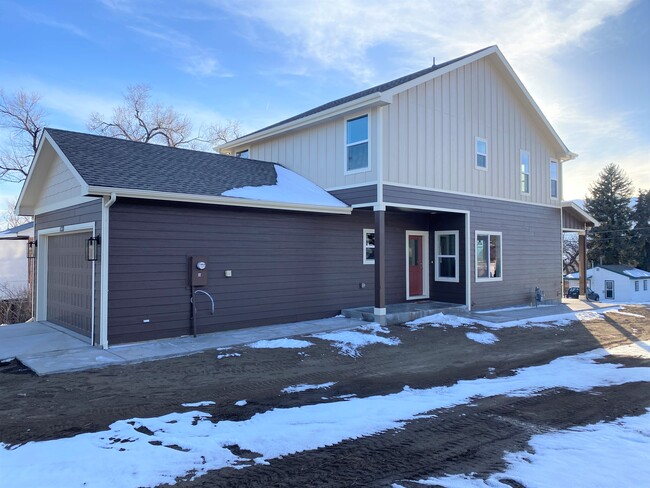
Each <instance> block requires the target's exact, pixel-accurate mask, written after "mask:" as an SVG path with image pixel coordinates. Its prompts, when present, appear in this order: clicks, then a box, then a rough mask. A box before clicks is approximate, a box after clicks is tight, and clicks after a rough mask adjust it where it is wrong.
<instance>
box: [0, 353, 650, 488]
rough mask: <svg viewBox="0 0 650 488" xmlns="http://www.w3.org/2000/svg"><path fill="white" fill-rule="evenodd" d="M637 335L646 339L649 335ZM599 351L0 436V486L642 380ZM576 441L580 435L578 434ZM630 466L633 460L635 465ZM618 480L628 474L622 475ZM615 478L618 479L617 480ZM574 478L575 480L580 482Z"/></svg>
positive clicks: (129, 480)
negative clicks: (330, 394) (254, 403)
mask: <svg viewBox="0 0 650 488" xmlns="http://www.w3.org/2000/svg"><path fill="white" fill-rule="evenodd" d="M639 345H641V346H642V347H643V348H650V341H649V342H643V343H639ZM618 352H619V350H618V348H614V349H612V351H611V353H612V354H618ZM607 355H608V352H607V351H605V350H604V349H597V350H594V351H590V352H587V353H583V354H578V355H575V356H565V357H561V358H558V359H555V360H554V361H552V362H550V363H548V364H545V365H541V366H531V367H527V368H521V369H518V370H516V371H515V374H514V375H512V376H507V377H497V378H494V379H487V378H481V379H475V380H462V381H459V382H457V383H455V384H454V385H451V386H439V387H434V388H428V389H424V390H416V389H411V388H405V389H404V390H403V391H401V392H399V393H394V394H390V395H385V396H372V397H366V398H349V399H346V400H343V401H339V402H329V403H320V404H314V405H305V406H301V407H294V408H276V409H273V410H269V411H267V412H263V413H258V414H256V415H254V416H253V417H251V418H250V419H247V420H242V421H228V420H223V421H218V422H214V421H212V420H211V416H210V415H208V414H206V413H203V412H200V411H191V412H186V413H171V414H169V415H164V416H162V417H156V418H145V419H141V418H138V419H132V420H121V421H118V422H115V423H113V424H111V425H110V427H109V430H107V431H103V432H93V433H86V434H79V435H77V436H75V437H69V438H64V439H54V440H49V441H36V442H29V443H27V444H24V445H17V446H8V445H6V444H1V443H0V466H2V467H3V469H2V482H3V483H4V484H6V485H7V486H52V487H55V486H61V487H67V486H73V485H74V486H80V485H84V484H85V485H92V486H94V487H99V488H104V487H106V488H108V487H111V488H112V487H114V486H117V485H119V486H124V487H130V486H133V487H135V486H155V485H159V484H163V483H169V484H174V483H175V481H176V479H177V478H178V477H179V476H187V475H188V474H189V473H192V476H194V477H199V476H201V475H203V474H205V473H206V472H208V471H210V470H215V469H221V468H223V467H227V466H232V467H236V468H239V469H245V467H244V466H243V465H241V464H238V463H239V462H241V461H244V460H245V459H243V458H240V457H238V456H236V455H235V454H233V452H232V451H231V450H230V449H229V448H228V447H227V446H232V445H233V444H237V445H238V446H239V447H240V448H241V449H242V450H250V451H253V452H258V453H260V454H261V456H260V457H258V458H256V459H255V460H254V461H255V462H256V463H266V462H267V461H268V460H270V459H275V458H278V457H280V456H286V455H290V454H294V453H297V452H302V451H306V450H311V449H318V448H321V447H325V446H330V445H334V444H337V443H340V442H342V441H345V440H348V439H356V438H359V437H363V436H369V435H374V434H377V433H380V432H383V431H386V430H390V429H397V428H402V427H403V426H404V425H406V423H407V422H408V421H410V420H412V419H415V418H417V417H418V416H420V415H430V414H431V413H432V411H434V410H436V409H440V408H450V407H453V406H455V405H460V404H465V403H469V402H472V401H473V400H475V399H478V398H484V397H489V396H495V395H508V396H532V395H536V394H539V393H540V392H542V391H544V390H547V389H550V388H566V389H569V390H573V391H587V390H590V389H592V388H595V387H599V386H611V385H620V384H624V383H628V382H640V381H643V382H650V368H643V367H623V366H622V365H618V364H613V363H610V362H599V360H600V359H602V358H604V357H606V356H607ZM359 412H363V415H359V414H358V413H359ZM644 420H645V426H646V427H642V426H639V425H636V426H635V427H634V428H635V429H636V430H638V431H639V432H641V433H643V434H644V438H643V439H642V438H641V437H635V438H634V439H633V440H636V444H637V454H635V456H638V455H642V456H647V451H648V449H647V443H648V439H650V436H649V435H648V434H647V433H645V432H646V430H647V429H648V425H649V424H648V421H647V419H644ZM632 432H633V429H629V430H628V431H627V435H628V436H632ZM621 438H623V437H621ZM585 444H588V443H584V441H583V445H585ZM542 447H543V446H542ZM616 448H617V446H612V447H608V445H607V444H604V449H606V454H607V455H610V456H616V452H614V449H616ZM35 459H37V460H38V462H37V463H35V462H34V460H35ZM584 459H588V458H583V460H582V462H585V461H584ZM634 459H635V460H636V457H635V458H634ZM644 459H645V457H644ZM532 464H535V463H534V462H533V463H532ZM570 466H571V469H569V470H565V471H571V470H573V469H576V462H575V461H572V463H571V465H570ZM629 466H634V469H630V468H629ZM642 466H650V463H647V462H645V461H644V462H643V463H636V462H635V463H632V464H631V463H629V462H627V461H626V462H625V463H620V461H619V468H620V469H621V470H625V472H624V474H625V476H627V475H628V473H629V472H631V471H643V473H644V478H643V482H641V483H631V484H629V485H630V486H642V485H643V484H644V482H646V481H647V479H648V477H647V475H646V474H645V469H647V468H645V467H643V468H642ZM522 469H523V468H522ZM620 472H621V471H619V473H620ZM630 476H634V475H633V474H632V475H630ZM630 479H636V478H630ZM620 480H627V478H625V477H621V479H620ZM620 480H618V481H620ZM614 484H615V485H618V486H622V485H625V484H626V483H624V482H623V483H621V482H618V483H614ZM578 485H581V486H584V484H583V483H578ZM527 486H528V484H527ZM556 486H557V484H556ZM592 486H593V485H592Z"/></svg>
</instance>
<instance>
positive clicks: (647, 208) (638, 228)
mask: <svg viewBox="0 0 650 488" xmlns="http://www.w3.org/2000/svg"><path fill="white" fill-rule="evenodd" d="M632 220H633V221H634V232H633V234H632V243H633V249H634V260H635V265H636V267H637V268H641V269H643V270H645V271H650V190H645V191H643V190H639V196H638V198H637V200H636V205H635V206H634V210H633V211H632Z"/></svg>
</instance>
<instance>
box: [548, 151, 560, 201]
mask: <svg viewBox="0 0 650 488" xmlns="http://www.w3.org/2000/svg"><path fill="white" fill-rule="evenodd" d="M550 169H551V198H557V195H558V183H557V182H558V180H557V161H553V160H551V163H550Z"/></svg>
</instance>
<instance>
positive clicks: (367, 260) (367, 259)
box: [363, 229, 375, 264]
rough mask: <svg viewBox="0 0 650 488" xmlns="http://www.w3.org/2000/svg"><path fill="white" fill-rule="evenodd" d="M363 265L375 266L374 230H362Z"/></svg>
mask: <svg viewBox="0 0 650 488" xmlns="http://www.w3.org/2000/svg"><path fill="white" fill-rule="evenodd" d="M363 264H375V229H363Z"/></svg>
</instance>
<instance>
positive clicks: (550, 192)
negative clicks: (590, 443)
mask: <svg viewBox="0 0 650 488" xmlns="http://www.w3.org/2000/svg"><path fill="white" fill-rule="evenodd" d="M554 163H555V167H556V168H557V169H556V171H555V173H556V176H557V178H556V179H555V180H554V179H553V175H552V174H551V165H552V164H554ZM548 171H549V176H550V179H549V194H550V195H551V199H552V200H557V199H558V198H560V164H559V163H558V162H557V161H556V160H555V159H551V160H550V161H549V164H548ZM553 181H555V182H556V185H555V188H556V190H557V195H555V196H553Z"/></svg>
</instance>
